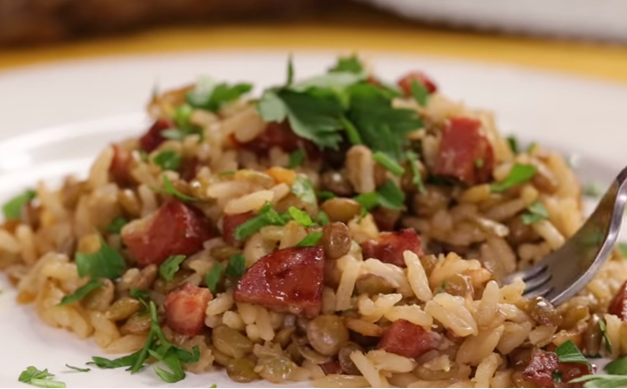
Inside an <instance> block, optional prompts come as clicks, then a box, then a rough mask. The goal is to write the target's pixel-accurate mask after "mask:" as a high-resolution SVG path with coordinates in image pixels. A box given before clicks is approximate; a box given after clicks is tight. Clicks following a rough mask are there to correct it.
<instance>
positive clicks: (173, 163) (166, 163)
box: [152, 150, 182, 171]
mask: <svg viewBox="0 0 627 389" xmlns="http://www.w3.org/2000/svg"><path fill="white" fill-rule="evenodd" d="M181 160H182V157H181V154H179V153H177V152H176V151H173V150H164V151H161V152H160V153H159V154H157V155H155V157H154V158H153V159H152V161H153V162H154V163H155V165H157V166H159V167H160V168H161V170H174V171H176V169H178V168H179V166H180V165H181Z"/></svg>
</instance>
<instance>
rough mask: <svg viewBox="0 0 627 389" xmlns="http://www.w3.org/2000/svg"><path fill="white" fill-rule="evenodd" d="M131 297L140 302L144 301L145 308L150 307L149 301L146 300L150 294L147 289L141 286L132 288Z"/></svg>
mask: <svg viewBox="0 0 627 389" xmlns="http://www.w3.org/2000/svg"><path fill="white" fill-rule="evenodd" d="M131 297H133V298H135V299H137V300H138V301H139V302H140V303H142V305H143V306H144V309H148V303H147V302H146V300H148V298H149V297H150V295H149V294H148V291H147V290H143V289H139V288H132V289H131Z"/></svg>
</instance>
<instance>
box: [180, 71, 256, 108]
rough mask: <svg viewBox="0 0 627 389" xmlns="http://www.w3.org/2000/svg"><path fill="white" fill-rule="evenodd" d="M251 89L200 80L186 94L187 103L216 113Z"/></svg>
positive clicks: (245, 84)
mask: <svg viewBox="0 0 627 389" xmlns="http://www.w3.org/2000/svg"><path fill="white" fill-rule="evenodd" d="M252 89H253V86H252V85H251V84H247V83H238V84H233V85H229V84H227V83H216V82H215V81H213V80H211V79H202V80H200V81H198V82H197V83H196V87H195V88H194V90H193V91H191V92H189V93H187V95H186V96H185V99H186V100H187V103H188V104H189V105H190V106H192V107H194V108H200V109H204V110H206V111H211V112H216V111H218V110H219V109H220V108H222V107H223V106H225V105H226V104H228V103H230V102H232V101H235V100H237V99H239V98H240V97H241V96H242V95H244V94H246V93H248V92H250V91H251V90H252Z"/></svg>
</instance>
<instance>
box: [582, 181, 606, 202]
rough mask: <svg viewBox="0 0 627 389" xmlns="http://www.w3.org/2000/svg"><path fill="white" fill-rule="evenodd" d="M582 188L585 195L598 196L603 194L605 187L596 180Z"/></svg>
mask: <svg viewBox="0 0 627 389" xmlns="http://www.w3.org/2000/svg"><path fill="white" fill-rule="evenodd" d="M582 189H583V190H582V192H583V195H584V196H586V197H591V198H598V197H599V196H601V193H603V189H601V186H600V185H599V184H598V183H596V182H591V183H589V184H586V185H584V186H583V188H582Z"/></svg>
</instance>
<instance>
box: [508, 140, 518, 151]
mask: <svg viewBox="0 0 627 389" xmlns="http://www.w3.org/2000/svg"><path fill="white" fill-rule="evenodd" d="M507 144H508V145H509V148H510V149H511V150H512V152H513V153H514V154H518V152H519V149H518V139H516V137H515V136H508V137H507Z"/></svg>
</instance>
